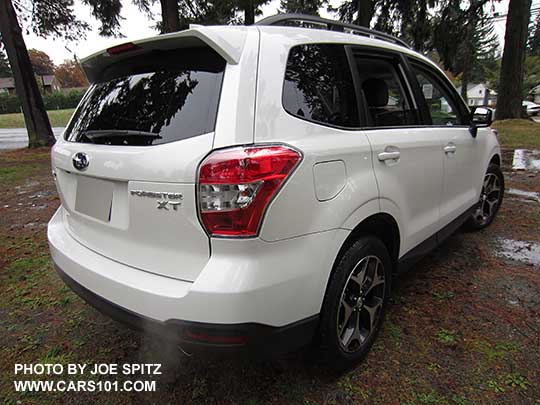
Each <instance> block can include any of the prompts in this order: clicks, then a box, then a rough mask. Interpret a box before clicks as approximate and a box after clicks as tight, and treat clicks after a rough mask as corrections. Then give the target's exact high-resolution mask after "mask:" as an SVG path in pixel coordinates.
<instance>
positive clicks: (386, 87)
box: [356, 56, 418, 127]
mask: <svg viewBox="0 0 540 405" xmlns="http://www.w3.org/2000/svg"><path fill="white" fill-rule="evenodd" d="M356 64H357V67H358V76H359V78H360V84H361V88H362V92H363V96H364V100H365V103H366V107H367V108H366V109H367V116H368V117H367V118H368V125H369V126H374V127H396V126H408V125H415V124H417V123H418V120H417V112H416V110H414V109H413V108H412V107H411V105H410V102H409V99H408V97H407V96H406V93H405V90H404V89H405V86H403V84H402V80H401V78H400V75H399V74H398V71H397V68H396V64H395V63H393V62H392V61H391V60H387V59H378V58H369V57H365V56H357V57H356Z"/></svg>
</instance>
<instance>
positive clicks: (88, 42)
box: [24, 0, 540, 64]
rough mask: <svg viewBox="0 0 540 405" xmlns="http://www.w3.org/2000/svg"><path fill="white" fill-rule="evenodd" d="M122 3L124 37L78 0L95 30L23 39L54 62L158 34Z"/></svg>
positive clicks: (335, 1)
mask: <svg viewBox="0 0 540 405" xmlns="http://www.w3.org/2000/svg"><path fill="white" fill-rule="evenodd" d="M508 1H509V0H502V1H501V2H500V3H496V4H495V11H496V12H498V13H499V14H505V13H506V12H507V9H508ZM341 2H342V0H331V1H330V3H331V4H332V5H333V6H338V5H339V4H341ZM123 3H124V6H123V7H122V13H121V15H122V17H123V18H124V20H123V21H122V23H121V32H122V34H123V35H124V36H125V38H106V37H100V36H99V35H98V34H97V27H98V26H99V24H98V22H97V21H96V20H95V19H94V18H93V17H91V16H90V9H89V7H87V6H85V5H83V4H82V3H81V2H80V1H78V0H75V13H76V15H77V17H78V18H79V19H81V20H84V21H86V22H88V23H89V24H90V25H91V26H92V27H93V29H92V31H90V32H88V33H87V35H86V39H83V40H80V41H78V42H77V43H73V42H72V43H69V42H66V41H64V40H62V39H50V38H48V39H47V38H40V37H38V36H36V35H34V34H32V33H30V34H25V35H24V39H25V42H26V46H27V47H28V49H31V48H35V49H39V50H41V51H45V52H46V53H47V54H48V55H49V56H50V57H51V59H52V60H53V62H54V63H55V64H60V63H62V62H63V61H64V60H65V59H71V58H73V56H74V55H76V56H77V57H78V58H83V57H85V56H88V55H90V54H92V53H94V52H97V51H99V50H101V49H104V48H108V47H110V46H113V45H117V44H120V43H123V42H126V41H129V40H136V39H141V38H145V37H149V36H154V35H157V34H158V33H157V31H156V30H155V29H154V28H152V26H153V25H155V23H156V21H152V20H149V19H148V16H147V15H146V14H144V13H141V12H140V11H139V10H138V9H137V7H135V6H134V5H133V4H132V3H131V2H130V1H124V2H123ZM535 5H536V6H540V0H533V7H534V6H535ZM278 8H279V0H272V1H271V2H270V3H268V4H267V5H265V6H264V7H263V8H262V11H263V15H262V16H260V17H257V19H260V18H263V17H267V16H269V15H273V14H276V10H277V9H278ZM152 11H153V13H154V19H156V18H159V14H160V13H159V2H156V3H155V5H154V8H153V10H152ZM321 16H322V17H327V18H333V16H332V15H331V14H329V13H327V12H326V10H321ZM504 28H505V19H498V20H496V21H495V31H496V33H497V34H498V35H499V38H500V42H501V46H502V43H503V41H504Z"/></svg>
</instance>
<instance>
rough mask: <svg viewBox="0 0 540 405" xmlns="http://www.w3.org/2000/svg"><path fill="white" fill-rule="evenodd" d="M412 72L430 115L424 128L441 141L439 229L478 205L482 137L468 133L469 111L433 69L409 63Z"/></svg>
mask: <svg viewBox="0 0 540 405" xmlns="http://www.w3.org/2000/svg"><path fill="white" fill-rule="evenodd" d="M412 71H413V74H414V75H415V77H416V79H417V81H418V84H419V86H420V90H421V91H420V92H419V94H421V100H419V102H420V103H424V104H425V108H426V109H427V111H428V113H429V120H430V121H428V122H426V124H427V125H428V126H429V128H430V130H431V132H433V133H437V134H438V135H439V136H442V138H443V145H442V150H443V167H444V180H443V192H442V199H441V227H444V226H446V225H448V224H449V223H450V222H452V220H454V219H456V218H457V217H459V216H460V215H461V214H463V213H464V212H466V211H467V210H468V209H469V208H471V207H472V206H473V205H474V204H475V203H476V202H477V201H478V197H479V195H478V193H479V190H480V189H481V183H482V178H483V172H484V157H483V156H484V153H483V149H484V144H485V137H483V136H482V135H480V136H478V137H476V138H474V137H473V136H472V135H471V133H470V132H469V125H470V123H469V111H468V108H467V107H466V106H465V104H464V103H463V102H462V101H461V100H460V98H459V96H458V95H457V92H456V91H455V90H454V89H453V88H451V87H450V86H451V85H450V84H449V83H448V80H447V79H446V78H444V77H441V74H440V73H439V72H437V71H436V70H435V69H433V68H431V67H429V66H427V65H426V64H424V63H421V62H419V61H412Z"/></svg>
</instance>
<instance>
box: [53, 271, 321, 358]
mask: <svg viewBox="0 0 540 405" xmlns="http://www.w3.org/2000/svg"><path fill="white" fill-rule="evenodd" d="M55 269H56V271H57V272H58V275H59V276H60V278H61V279H62V280H63V281H64V283H66V285H68V286H69V287H70V288H71V289H72V290H73V291H74V292H75V293H76V294H77V295H78V296H79V297H81V298H82V299H83V300H84V301H86V302H87V303H88V304H90V305H91V306H93V307H94V308H95V309H97V310H98V311H99V312H101V313H103V314H105V315H107V316H109V317H110V318H112V319H114V320H116V321H118V322H121V323H123V324H125V325H127V326H128V327H130V328H132V329H135V330H138V331H141V332H145V333H148V334H150V335H154V336H156V337H157V338H160V339H165V340H168V341H172V342H174V343H175V344H178V345H179V346H181V347H182V349H183V350H185V351H189V352H198V351H205V352H210V353H214V354H220V353H221V354H227V353H230V354H236V355H237V354H248V355H256V356H257V357H264V356H267V355H276V354H285V353H288V352H291V351H294V350H297V349H300V348H302V347H303V346H306V345H308V344H309V343H310V342H311V341H312V339H313V337H314V336H315V332H316V330H317V328H318V325H319V315H318V314H317V315H313V316H311V317H308V318H305V319H302V320H300V321H297V322H293V323H291V324H288V325H285V326H282V327H274V326H269V325H263V324H259V323H239V324H212V323H202V322H191V321H184V320H180V319H170V320H167V321H165V322H162V321H158V320H155V319H151V318H148V317H145V316H142V315H139V314H137V313H135V312H133V311H130V310H129V309H126V308H123V307H121V306H119V305H117V304H115V303H113V302H111V301H109V300H107V299H105V298H103V297H101V296H99V295H97V294H95V293H94V292H92V291H90V290H88V289H87V288H86V287H83V286H82V285H81V284H79V283H78V282H77V281H75V280H73V279H72V278H71V277H70V276H68V275H67V274H66V273H64V271H62V269H60V268H59V267H58V266H56V265H55Z"/></svg>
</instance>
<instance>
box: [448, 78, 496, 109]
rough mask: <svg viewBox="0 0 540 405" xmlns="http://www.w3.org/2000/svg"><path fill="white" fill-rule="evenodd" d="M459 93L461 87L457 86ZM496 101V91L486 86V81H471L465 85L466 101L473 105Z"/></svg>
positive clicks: (490, 103)
mask: <svg viewBox="0 0 540 405" xmlns="http://www.w3.org/2000/svg"><path fill="white" fill-rule="evenodd" d="M458 92H459V94H461V87H458ZM496 102H497V93H496V92H495V91H494V90H491V89H490V88H488V86H487V84H486V83H478V84H474V83H471V84H469V85H468V86H467V103H469V105H470V106H474V105H492V104H495V103H496Z"/></svg>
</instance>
